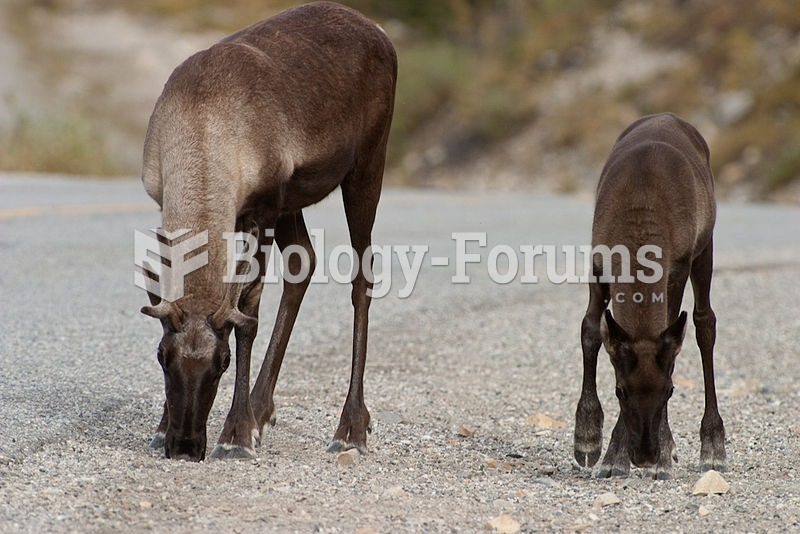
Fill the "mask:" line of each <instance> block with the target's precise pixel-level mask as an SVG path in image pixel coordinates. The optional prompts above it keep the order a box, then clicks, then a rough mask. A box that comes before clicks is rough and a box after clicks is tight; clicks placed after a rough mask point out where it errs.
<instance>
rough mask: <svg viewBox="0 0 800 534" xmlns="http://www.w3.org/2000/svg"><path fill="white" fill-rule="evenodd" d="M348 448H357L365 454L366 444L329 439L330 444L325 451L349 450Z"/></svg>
mask: <svg viewBox="0 0 800 534" xmlns="http://www.w3.org/2000/svg"><path fill="white" fill-rule="evenodd" d="M350 449H358V452H359V453H361V454H362V455H363V454H367V446H366V445H356V444H355V443H347V442H345V441H342V440H340V439H335V440H333V441H331V443H330V445H328V448H327V449H326V451H327V452H344V451H349V450H350Z"/></svg>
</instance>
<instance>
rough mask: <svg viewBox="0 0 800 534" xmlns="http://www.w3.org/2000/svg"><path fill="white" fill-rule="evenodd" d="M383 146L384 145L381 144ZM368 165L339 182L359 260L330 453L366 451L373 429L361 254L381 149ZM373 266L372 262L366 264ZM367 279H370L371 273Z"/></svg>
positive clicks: (368, 241)
mask: <svg viewBox="0 0 800 534" xmlns="http://www.w3.org/2000/svg"><path fill="white" fill-rule="evenodd" d="M382 146H383V145H382ZM378 152H379V154H377V157H376V158H374V159H373V160H372V165H371V168H370V167H368V168H367V169H365V171H363V172H359V170H356V171H354V172H352V173H351V174H350V175H348V176H347V178H345V180H344V182H342V199H343V200H344V209H345V214H346V216H347V226H348V229H349V232H350V242H351V244H352V246H353V250H354V252H355V258H356V261H357V262H358V266H357V267H356V268H357V272H356V275H355V277H354V278H353V289H352V292H351V301H352V304H353V361H352V368H351V372H350V386H349V388H348V390H347V398H346V400H345V403H344V408H343V409H342V415H341V417H340V418H339V426H338V428H337V429H336V432H335V433H334V435H333V440H332V441H331V443H330V445H329V446H328V451H329V452H336V451H341V450H346V449H352V448H357V449H358V450H359V452H361V453H366V452H367V432H368V431H369V432H371V431H372V427H371V426H370V415H369V411H368V410H367V406H366V405H365V403H364V366H365V365H366V360H367V330H368V323H369V306H370V302H371V301H372V297H371V296H370V293H371V290H372V282H371V281H370V280H368V279H367V276H366V274H365V273H364V266H363V263H364V262H363V257H364V254H365V252H366V251H367V249H368V248H369V247H370V246H371V245H372V226H373V224H374V222H375V211H376V210H377V207H378V200H379V198H380V194H381V177H382V176H383V165H384V150H379V151H378ZM369 268H370V270H371V269H372V262H371V261H370V264H369ZM370 278H372V277H371V276H370Z"/></svg>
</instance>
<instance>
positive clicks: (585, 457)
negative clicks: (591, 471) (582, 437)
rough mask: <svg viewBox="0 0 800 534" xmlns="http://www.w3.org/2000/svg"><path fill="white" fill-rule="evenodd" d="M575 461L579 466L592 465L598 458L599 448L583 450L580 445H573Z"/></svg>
mask: <svg viewBox="0 0 800 534" xmlns="http://www.w3.org/2000/svg"><path fill="white" fill-rule="evenodd" d="M574 454H575V461H577V462H578V465H579V466H581V467H592V466H593V465H594V464H596V463H597V460H599V459H600V449H594V450H590V451H584V450H582V448H581V447H578V446H577V445H576V446H575V449H574Z"/></svg>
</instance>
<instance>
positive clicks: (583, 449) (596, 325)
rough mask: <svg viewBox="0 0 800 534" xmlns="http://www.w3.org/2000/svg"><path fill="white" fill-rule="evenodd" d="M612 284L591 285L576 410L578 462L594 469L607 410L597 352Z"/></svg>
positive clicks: (601, 440)
mask: <svg viewBox="0 0 800 534" xmlns="http://www.w3.org/2000/svg"><path fill="white" fill-rule="evenodd" d="M608 293H609V288H608V284H601V283H591V284H589V306H588V308H587V309H586V315H585V316H584V318H583V323H582V324H581V346H582V347H583V384H582V386H581V397H580V400H579V401H578V408H577V410H576V411H575V437H574V454H575V460H577V462H578V464H579V465H581V466H583V467H591V466H593V465H594V464H596V463H597V460H598V459H599V458H600V451H601V449H602V447H603V408H602V406H601V405H600V399H599V398H598V397H597V382H596V379H597V353H598V352H599V351H600V346H601V345H602V344H603V340H602V337H601V335H600V318H601V316H602V314H603V311H604V310H605V309H606V306H608V296H609V295H608Z"/></svg>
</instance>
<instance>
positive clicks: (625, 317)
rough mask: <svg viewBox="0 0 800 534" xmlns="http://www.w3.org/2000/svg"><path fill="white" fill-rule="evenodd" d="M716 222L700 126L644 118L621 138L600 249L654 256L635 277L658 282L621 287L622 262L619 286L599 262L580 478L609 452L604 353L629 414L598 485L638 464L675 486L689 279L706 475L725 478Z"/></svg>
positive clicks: (581, 409) (605, 196)
mask: <svg viewBox="0 0 800 534" xmlns="http://www.w3.org/2000/svg"><path fill="white" fill-rule="evenodd" d="M715 218H716V203H715V200H714V179H713V175H712V173H711V169H710V166H709V150H708V145H707V144H706V142H705V140H704V139H703V137H702V136H701V135H700V133H699V132H698V131H697V130H696V129H695V128H694V127H693V126H691V125H690V124H689V123H687V122H685V121H683V120H682V119H680V118H679V117H677V116H675V115H673V114H671V113H662V114H659V115H651V116H647V117H643V118H641V119H639V120H637V121H635V122H634V123H632V124H631V125H630V126H628V128H626V129H625V130H624V131H623V132H622V134H620V136H619V138H618V139H617V141H616V143H615V145H614V147H613V149H612V150H611V154H610V155H609V157H608V160H607V161H606V164H605V166H604V168H603V171H602V173H601V176H600V182H599V184H598V186H597V197H596V205H595V213H594V222H593V226H592V246H593V249H594V247H597V246H598V245H604V246H606V247H614V246H617V245H622V246H623V247H625V248H626V249H627V251H629V252H630V254H631V256H633V254H635V253H636V251H638V250H639V249H640V248H641V247H643V246H645V245H654V246H656V247H659V248H660V251H661V255H660V257H659V256H658V254H655V258H650V257H646V261H641V262H640V261H638V259H641V258H638V253H636V254H637V258H632V259H631V264H630V265H631V268H634V269H642V268H643V267H644V268H645V271H644V272H647V273H651V271H650V269H647V266H648V265H649V266H651V267H653V269H652V274H651V275H648V279H646V280H644V281H642V280H640V278H639V277H638V276H637V277H636V278H635V279H633V280H632V281H630V282H628V281H626V282H622V281H621V279H620V274H625V273H622V272H621V267H622V266H623V265H624V263H623V262H622V260H621V258H620V257H619V255H617V254H614V255H613V257H612V259H613V261H612V262H610V263H611V264H613V271H614V272H613V277H612V278H614V280H613V281H610V280H611V279H610V278H608V275H609V274H611V273H608V272H605V273H604V272H603V271H604V268H603V266H602V265H601V264H600V263H598V262H597V255H596V254H595V255H594V257H593V261H592V265H593V271H594V272H593V277H592V279H593V280H594V281H591V282H590V283H589V305H588V308H587V310H586V315H585V316H584V318H583V323H582V325H581V344H582V348H583V384H582V388H581V397H580V400H579V402H578V407H577V411H576V415H575V442H574V448H575V451H574V452H575V459H576V460H577V461H578V463H579V464H580V465H581V466H587V467H590V466H592V465H594V464H595V463H596V462H597V460H598V459H599V458H600V450H601V447H602V439H603V410H602V407H601V406H600V401H599V399H598V397H597V389H596V371H597V354H598V351H599V350H600V345H601V344H602V345H604V346H605V348H606V351H607V352H608V354H609V356H610V359H611V363H612V365H613V367H614V373H615V376H616V395H617V398H618V399H619V405H620V414H619V417H618V419H617V423H616V425H615V426H614V430H613V431H612V433H611V441H610V442H609V445H608V450H607V452H606V455H605V457H604V458H603V462H602V463H601V465H600V468H599V469H598V470H597V472H596V476H598V477H608V476H625V475H627V474H628V473H629V472H630V464H631V462H632V463H633V464H634V465H636V466H639V467H655V476H656V478H661V479H663V478H669V477H670V476H671V474H670V471H671V467H672V461H673V460H675V461H677V455H676V451H675V442H674V440H673V438H672V433H671V431H670V428H669V421H668V416H667V401H668V400H669V398H670V396H671V395H672V391H673V386H672V372H673V369H674V365H675V357H676V356H677V354H678V352H679V351H680V348H681V343H682V341H683V337H684V333H685V328H686V317H687V315H686V312H681V301H682V299H683V292H684V289H685V287H686V282H687V279H689V278H691V281H692V290H693V292H694V314H693V318H694V324H695V328H696V334H697V344H698V346H699V348H700V354H701V357H702V361H703V381H704V386H705V413H704V415H703V419H702V422H701V425H700V439H701V448H700V464H701V469H702V470H704V471H705V470H708V469H712V468H713V469H717V470H721V469H724V467H725V443H724V440H725V429H724V426H723V423H722V418H721V417H720V415H719V410H718V408H717V396H716V390H715V386H714V364H713V360H714V341H715V338H716V317H715V315H714V311H713V310H712V309H711V300H710V289H711V275H712V265H713V262H712V260H713V252H712V249H713V246H712V241H713V238H712V234H713V229H714V221H715ZM604 261H605V260H604ZM643 264H647V265H643ZM656 266H660V268H661V271H662V276H660V277H658V280H656V281H653V280H650V279H649V276H652V278H656V270H657V268H656ZM604 274H605V277H604V276H603V275H604ZM637 295H638V297H637ZM609 303H613V310H614V313H613V315H612V313H611V311H610V310H608V309H607V307H608V305H609Z"/></svg>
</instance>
